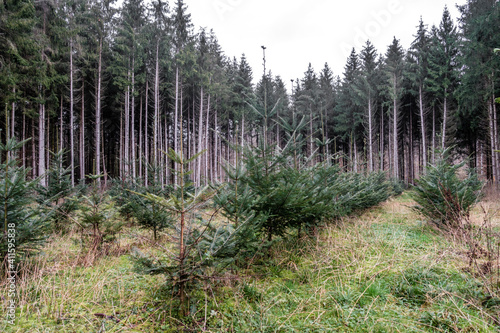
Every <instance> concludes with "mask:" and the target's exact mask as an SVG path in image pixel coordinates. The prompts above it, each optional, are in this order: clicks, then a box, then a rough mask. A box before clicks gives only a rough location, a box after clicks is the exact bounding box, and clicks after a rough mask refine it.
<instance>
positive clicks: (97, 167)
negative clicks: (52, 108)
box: [95, 38, 102, 186]
mask: <svg viewBox="0 0 500 333" xmlns="http://www.w3.org/2000/svg"><path fill="white" fill-rule="evenodd" d="M101 81H102V38H101V39H100V40H99V62H98V68H97V87H96V89H97V95H96V108H95V174H96V175H100V174H101V84H102V82H101ZM97 185H99V186H100V185H101V179H100V178H97Z"/></svg>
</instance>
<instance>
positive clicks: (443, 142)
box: [441, 91, 448, 150]
mask: <svg viewBox="0 0 500 333" xmlns="http://www.w3.org/2000/svg"><path fill="white" fill-rule="evenodd" d="M447 119H448V99H447V97H446V91H445V97H444V104H443V130H442V132H441V133H442V137H441V149H443V150H444V149H445V148H446V120H447Z"/></svg>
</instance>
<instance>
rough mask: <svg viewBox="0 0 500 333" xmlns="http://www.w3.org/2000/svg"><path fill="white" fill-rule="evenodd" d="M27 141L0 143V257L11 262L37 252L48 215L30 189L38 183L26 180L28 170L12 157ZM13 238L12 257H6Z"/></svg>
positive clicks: (43, 237)
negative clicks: (0, 160)
mask: <svg viewBox="0 0 500 333" xmlns="http://www.w3.org/2000/svg"><path fill="white" fill-rule="evenodd" d="M26 142H27V140H26V141H22V142H19V143H18V142H16V140H15V139H9V140H7V142H6V143H5V144H3V143H0V156H2V155H5V156H6V159H5V160H4V161H2V163H1V164H0V206H1V208H0V226H1V228H2V235H1V242H0V257H1V260H2V262H5V263H7V262H8V263H9V264H12V263H13V261H12V260H14V261H17V262H18V261H21V260H22V258H24V257H25V256H27V255H29V254H30V253H32V252H34V251H36V250H37V249H38V248H39V247H40V246H41V245H42V244H43V241H44V240H45V238H46V237H45V235H46V225H47V224H46V221H47V218H48V216H47V214H46V213H44V212H43V211H41V210H40V209H39V207H38V205H36V204H34V198H33V192H34V190H35V187H36V186H37V185H38V179H35V180H30V181H28V180H26V178H27V177H26V176H27V173H28V172H29V170H28V169H26V168H23V167H21V166H19V165H18V162H17V160H16V159H15V158H13V156H14V155H15V152H16V151H17V150H19V149H20V148H21V147H22V146H23V144H25V143H26ZM12 234H14V235H15V237H14V239H15V243H14V248H15V254H16V255H15V259H13V258H12V257H9V260H11V261H10V262H9V261H4V260H5V258H6V257H7V256H8V253H12V250H11V251H9V249H12V245H9V244H10V243H11V242H10V239H12V238H11V236H10V235H12Z"/></svg>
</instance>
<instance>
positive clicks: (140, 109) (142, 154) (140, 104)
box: [139, 95, 144, 178]
mask: <svg viewBox="0 0 500 333" xmlns="http://www.w3.org/2000/svg"><path fill="white" fill-rule="evenodd" d="M143 142H144V138H143V132H142V95H141V98H140V99H139V177H140V178H142V177H143V175H144V174H143V172H142V158H143V156H144V152H143V148H142V145H143Z"/></svg>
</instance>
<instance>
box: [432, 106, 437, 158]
mask: <svg viewBox="0 0 500 333" xmlns="http://www.w3.org/2000/svg"><path fill="white" fill-rule="evenodd" d="M432 163H433V164H434V163H436V107H435V106H433V107H432Z"/></svg>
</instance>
